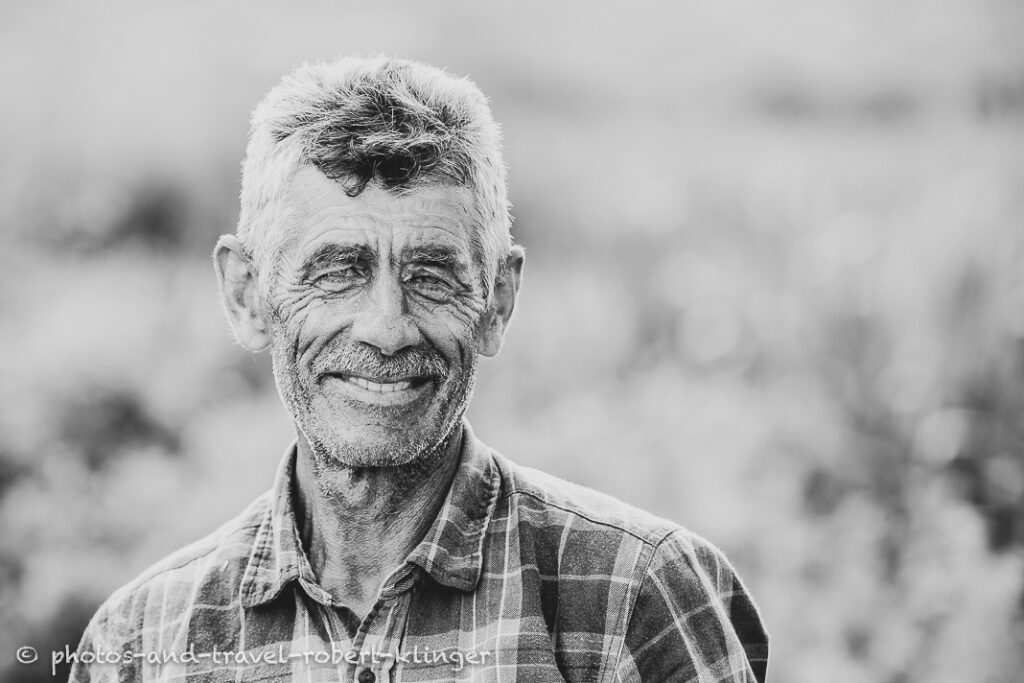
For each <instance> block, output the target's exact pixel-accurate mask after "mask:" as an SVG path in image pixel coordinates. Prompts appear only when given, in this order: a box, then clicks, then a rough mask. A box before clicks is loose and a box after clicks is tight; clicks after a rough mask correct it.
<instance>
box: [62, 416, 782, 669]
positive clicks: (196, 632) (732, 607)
mask: <svg viewBox="0 0 1024 683" xmlns="http://www.w3.org/2000/svg"><path fill="white" fill-rule="evenodd" d="M465 429H466V433H465V437H464V439H463V448H462V454H461V458H462V460H461V463H460V466H459V469H458V470H457V473H456V475H455V479H454V481H453V483H452V487H451V489H450V491H449V493H448V496H447V498H446V500H445V502H444V504H443V507H442V509H441V512H440V513H439V514H438V517H437V519H436V520H435V521H434V523H433V525H432V527H431V528H430V530H429V532H428V533H427V535H426V537H425V538H424V539H423V541H422V542H421V543H420V544H419V545H418V546H417V547H416V549H415V550H414V551H413V552H412V554H411V555H410V556H409V557H408V559H407V560H406V562H405V563H404V564H403V565H402V566H400V567H398V568H397V569H396V570H395V571H394V572H393V573H392V574H391V575H390V576H389V577H388V578H387V579H386V580H385V581H384V583H383V584H382V586H381V588H380V593H379V596H378V599H377V601H376V604H375V605H374V606H373V608H372V610H371V611H370V613H369V614H367V615H366V616H365V618H363V619H362V621H361V623H357V622H358V618H356V617H355V616H354V615H353V614H352V613H351V611H349V610H347V608H345V607H343V606H342V605H339V604H338V603H337V602H335V601H334V600H333V599H332V598H331V596H330V595H329V594H328V593H327V592H326V591H325V590H323V589H322V588H321V587H320V586H318V585H317V581H316V577H315V575H314V574H313V571H312V570H311V568H310V565H309V561H308V559H307V557H306V555H305V553H304V552H303V551H302V548H301V543H300V541H299V536H298V532H297V530H296V529H297V527H296V521H295V512H294V502H293V499H292V495H293V494H292V479H293V477H294V461H295V448H294V446H293V447H292V449H291V450H290V451H289V453H288V455H287V456H286V458H285V459H284V461H283V463H282V465H281V467H280V469H279V471H278V475H277V478H276V480H275V484H274V488H273V489H272V490H271V491H269V492H268V493H266V494H264V495H263V496H261V497H260V498H258V499H257V500H256V501H255V502H254V503H253V504H252V505H250V506H249V508H248V509H247V510H245V512H243V513H242V514H241V515H240V516H239V517H237V518H236V519H234V520H233V521H231V522H229V523H227V524H226V525H224V526H223V527H221V528H220V529H219V530H217V531H216V532H214V533H213V534H211V535H210V536H208V537H207V538H205V539H203V540H201V541H198V542H197V543H194V544H192V545H190V546H188V547H186V548H184V549H183V550H181V551H179V552H177V553H176V554H174V555H172V556H171V557H169V558H167V559H165V560H164V561H162V562H160V563H158V564H157V565H155V566H154V567H152V568H151V569H149V570H147V571H146V572H145V573H143V574H142V575H141V576H140V577H139V578H137V579H136V580H135V581H133V582H132V583H130V584H129V585H127V586H125V587H124V588H122V589H120V590H119V591H117V592H116V593H115V594H114V595H112V596H111V597H110V598H109V599H108V600H107V601H106V602H105V603H104V604H103V605H102V607H101V608H100V609H99V611H98V612H97V614H96V615H95V616H94V617H93V619H92V621H91V623H90V624H89V627H88V628H87V630H86V632H85V635H84V636H83V638H82V642H81V644H80V646H79V649H78V652H77V656H78V660H79V661H78V663H77V664H76V665H75V666H74V668H73V669H72V673H71V680H72V681H82V682H85V681H122V682H124V681H210V682H212V681H218V682H219V681H268V682H269V681H310V682H313V681H355V682H357V683H385V682H388V681H451V680H466V681H468V680H473V681H563V680H565V681H623V682H624V681H698V682H700V683H710V682H719V681H735V682H737V683H738V682H741V681H742V682H745V683H753V682H754V681H755V680H756V681H759V682H762V683H763V681H764V677H765V670H766V667H767V659H768V639H767V635H766V633H765V630H764V628H763V627H762V624H761V620H760V617H759V615H758V612H757V608H756V606H755V605H754V602H753V600H752V599H751V597H750V595H749V594H748V593H747V591H746V590H745V588H744V587H743V584H742V583H741V582H740V579H739V578H738V577H737V575H736V573H735V571H734V570H733V568H732V567H731V566H730V564H729V562H728V561H727V560H726V558H725V557H724V556H723V555H722V553H721V552H720V551H719V550H718V549H716V548H715V547H714V546H712V545H711V544H710V543H708V542H707V541H705V540H703V539H701V538H700V537H698V536H696V535H695V534H692V533H690V532H688V531H686V530H685V529H682V528H680V527H679V526H677V525H674V524H671V523H669V522H666V521H664V520H661V519H658V518H656V517H653V516H651V515H649V514H647V513H644V512H641V511H639V510H637V509H635V508H632V507H629V506H627V505H625V504H623V503H621V502H619V501H617V500H615V499H613V498H610V497H608V496H604V495H601V494H599V493H596V492H594V491H591V490H589V489H585V488H582V487H580V486H576V485H573V484H570V483H568V482H565V481H562V480H560V479H557V478H555V477H552V476H549V475H546V474H543V473H541V472H538V471H536V470H532V469H529V468H525V467H519V466H517V465H515V464H513V463H511V462H509V461H508V460H506V459H505V458H503V457H502V456H501V455H499V454H498V453H496V452H494V451H493V450H491V449H489V448H488V447H487V446H485V445H484V444H482V443H481V442H479V441H477V440H476V439H475V438H474V436H473V434H472V432H471V431H470V430H469V427H468V425H466V427H465ZM346 616H347V618H346ZM99 660H103V661H104V662H105V663H97V662H98V661H99ZM114 661H116V662H117V663H111V662H114Z"/></svg>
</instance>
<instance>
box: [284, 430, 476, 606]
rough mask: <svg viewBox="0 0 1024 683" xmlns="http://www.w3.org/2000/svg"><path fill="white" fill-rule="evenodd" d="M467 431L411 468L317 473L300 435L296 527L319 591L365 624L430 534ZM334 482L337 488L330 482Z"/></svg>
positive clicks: (457, 432)
mask: <svg viewBox="0 0 1024 683" xmlns="http://www.w3.org/2000/svg"><path fill="white" fill-rule="evenodd" d="M462 434H463V430H462V428H461V427H459V428H458V429H456V430H455V432H454V434H453V436H452V437H451V438H450V439H448V441H447V442H446V443H445V444H444V445H443V446H442V447H441V448H440V449H439V450H438V451H437V452H434V453H425V454H424V455H423V456H421V457H420V458H418V459H417V460H416V461H415V462H414V463H413V464H410V465H407V466H404V467H380V468H359V469H356V468H350V467H342V466H337V465H332V466H329V467H328V468H326V469H324V468H317V467H316V465H315V462H314V456H313V454H312V452H311V450H310V448H309V446H308V444H307V443H306V442H305V440H304V439H302V437H301V435H300V437H299V446H298V458H297V461H296V467H295V473H296V477H295V478H296V483H297V491H296V494H297V497H296V503H297V505H296V508H297V509H296V513H297V514H296V521H297V523H298V525H299V533H300V536H301V538H302V545H303V548H304V549H305V550H306V554H307V555H308V557H309V561H310V565H311V566H312V569H313V573H314V574H315V575H316V577H317V581H318V582H319V584H320V586H321V587H323V588H324V589H325V590H326V591H328V592H329V593H331V595H332V596H333V597H334V598H335V600H336V601H338V602H340V603H341V604H344V605H345V606H346V607H348V608H349V609H351V610H352V611H354V612H355V613H356V614H357V615H358V616H359V617H363V616H365V615H366V613H367V612H369V610H370V608H371V607H372V606H373V603H374V601H375V600H376V597H377V591H378V590H379V589H380V585H381V583H382V582H383V581H384V579H385V578H387V576H388V575H389V574H390V573H391V572H392V571H393V570H394V569H395V568H396V567H398V566H399V565H400V564H401V563H402V562H404V561H405V559H406V557H407V556H408V555H409V553H411V552H412V550H413V549H414V548H415V547H416V546H417V545H418V544H419V542H420V541H421V540H422V539H423V537H424V536H425V535H426V533H427V530H428V529H429V528H430V525H431V523H432V522H433V521H434V519H435V517H437V513H438V511H439V510H440V509H441V505H442V504H443V503H444V499H445V496H446V494H447V492H448V489H449V488H450V486H451V482H452V479H453V478H454V476H455V471H456V469H457V467H458V461H459V453H460V451H461V448H460V447H461V444H462ZM324 478H329V479H330V481H323V479H324Z"/></svg>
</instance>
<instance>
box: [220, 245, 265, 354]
mask: <svg viewBox="0 0 1024 683" xmlns="http://www.w3.org/2000/svg"><path fill="white" fill-rule="evenodd" d="M213 267H214V270H216V271H217V282H218V284H219V285H220V298H221V303H223V304H224V310H225V312H227V314H228V322H230V323H231V329H232V330H233V331H234V333H235V339H237V340H238V343H239V344H241V345H242V346H243V347H244V348H245V349H247V350H249V351H252V352H253V353H256V352H258V351H262V350H263V349H265V348H267V347H268V346H270V333H269V332H268V326H267V321H266V320H265V319H264V314H263V308H262V307H261V306H260V296H259V291H258V288H257V283H256V272H255V269H254V268H253V265H252V261H250V260H249V257H248V256H246V254H245V250H244V249H243V248H242V243H241V241H240V240H239V239H238V238H237V237H236V236H234V235H221V237H220V239H219V240H217V246H216V247H214V250H213Z"/></svg>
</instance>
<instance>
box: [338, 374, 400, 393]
mask: <svg viewBox="0 0 1024 683" xmlns="http://www.w3.org/2000/svg"><path fill="white" fill-rule="evenodd" d="M348 381H349V382H352V384H355V385H356V386H357V387H362V388H363V389H366V390H367V391H376V392H377V393H379V394H390V393H392V392H395V391H405V390H406V389H408V388H410V387H411V386H412V382H385V383H383V384H378V383H377V382H371V381H370V380H368V379H363V378H362V377H349V378H348Z"/></svg>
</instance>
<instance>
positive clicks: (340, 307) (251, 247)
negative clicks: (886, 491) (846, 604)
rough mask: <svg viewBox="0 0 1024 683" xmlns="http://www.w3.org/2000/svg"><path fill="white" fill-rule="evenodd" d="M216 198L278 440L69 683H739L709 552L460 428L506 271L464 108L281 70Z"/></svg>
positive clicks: (755, 622) (494, 173)
mask: <svg viewBox="0 0 1024 683" xmlns="http://www.w3.org/2000/svg"><path fill="white" fill-rule="evenodd" d="M241 197H242V210H241V216H240V220H239V224H238V230H237V234H236V235H227V236H224V237H222V238H221V239H220V241H219V242H218V244H217V247H216V250H215V253H214V260H215V266H216V271H217V276H218V278H219V282H220V286H221V293H222V297H223V301H224V306H225V309H226V311H227V315H228V318H229V320H230V323H231V326H232V328H233V330H234V333H235V336H236V338H237V339H238V341H239V343H240V344H241V345H242V346H243V347H245V348H246V349H248V350H250V351H253V352H257V351H262V350H265V349H269V351H270V353H271V357H272V359H273V367H274V377H275V379H276V382H277V387H278V390H279V392H280V394H281V398H282V400H283V402H284V404H285V406H286V407H287V409H288V411H289V413H290V414H291V417H292V419H293V420H294V423H295V427H296V433H297V440H296V442H295V443H294V444H293V446H292V447H291V448H290V449H289V450H288V451H287V453H286V455H285V457H284V459H283V462H282V463H281V466H280V468H279V471H278V473H277V477H276V479H275V483H274V486H273V489H272V490H271V491H269V492H268V493H266V494H265V495H263V496H261V497H260V498H258V499H257V500H256V501H255V502H254V503H253V504H252V505H251V506H250V507H249V508H248V509H246V510H245V511H244V512H243V513H242V514H241V515H240V516H239V517H237V518H236V519H235V520H233V521H231V522H228V523H227V524H226V525H224V526H223V527H221V528H220V529H219V530H217V531H216V532H214V533H213V534H212V535H210V536H208V537H206V538H205V539H203V540H200V541H198V542H196V543H194V544H193V545H191V546H188V547H187V548H185V549H183V550H181V551H179V552H177V553H176V554H174V555H172V556H171V557H169V558H167V559H165V560H164V561H162V562H160V563H158V564H157V565H155V566H154V567H152V568H151V569H149V570H148V571H146V572H145V573H144V574H143V575H142V576H140V577H139V578H137V579H136V580H135V581H133V582H132V583H130V584H129V585H127V586H125V587H124V588H122V589H121V590H119V591H118V592H116V593H115V594H114V595H113V596H112V597H111V598H110V599H108V600H107V602H106V603H105V604H104V605H103V606H102V607H101V608H100V610H99V612H98V613H97V614H96V616H95V617H94V618H93V620H92V622H91V623H90V625H89V627H88V629H87V631H86V633H85V636H84V638H83V640H82V643H81V645H80V647H79V650H78V652H77V659H78V661H77V664H76V665H75V667H74V669H73V672H72V679H73V680H78V681H88V680H100V681H106V680H119V681H149V680H161V681H178V680H187V681H291V680H301V681H357V682H358V683H375V682H377V681H380V682H385V681H443V680H481V681H491V680H493V681H499V680H504V681H513V680H520V681H561V680H567V681H668V680H673V681H675V680H679V681H691V680H692V681H737V682H738V681H747V682H753V681H755V680H757V681H763V680H764V675H765V669H766V666H767V654H768V645H767V636H766V634H765V631H764V629H763V627H762V625H761V621H760V618H759V615H758V613H757V609H756V607H755V605H754V603H753V601H752V599H751V598H750V596H749V594H748V593H747V592H746V590H745V589H744V587H743V585H742V583H741V582H740V580H739V578H738V577H737V576H736V574H735V572H734V571H733V569H732V567H731V566H730V564H729V563H728V561H727V560H726V559H725V557H724V556H723V555H722V553H721V552H720V551H718V550H717V549H716V548H715V547H714V546H712V545H711V544H710V543H708V542H707V541H705V540H703V539H701V538H700V537H698V536H696V535H694V534H692V533H690V532H688V531H686V530H685V529H683V528H680V527H679V526H677V525H675V524H671V523H669V522H666V521H664V520H661V519H657V518H655V517H653V516H651V515H648V514H646V513H644V512H641V511H639V510H636V509H634V508H631V507H629V506H627V505H625V504H623V503H620V502H618V501H616V500H614V499H612V498H609V497H607V496H604V495H601V494H598V493H595V492H593V491H590V490H587V489H584V488H581V487H579V486H575V485H572V484H569V483H567V482H565V481H561V480H559V479H555V478H554V477H551V476H547V475H544V474H542V473H540V472H537V471H534V470H530V469H526V468H523V467H519V466H517V465H515V464H514V463H512V462H510V461H509V460H506V459H505V458H504V457H502V456H501V455H499V454H498V453H496V452H495V451H493V450H492V449H490V448H488V447H487V446H485V445H484V444H483V443H481V442H480V441H478V440H477V438H476V437H475V436H474V434H473V432H472V431H471V429H470V427H469V425H468V424H467V423H466V421H465V419H464V417H463V415H464V413H465V410H466V406H467V404H468V402H469V399H470V395H471V394H472V390H473V383H474V377H475V374H476V365H477V360H478V358H479V357H480V356H493V355H495V354H496V353H498V351H499V349H500V348H501V344H502V339H503V337H504V335H505V332H506V329H507V327H508V324H509V320H510V318H511V317H512V312H513V310H514V308H515V304H516V296H517V292H518V290H519V284H520V277H521V273H522V269H523V250H522V249H521V248H520V247H518V246H513V245H512V244H511V240H510V235H509V228H510V218H509V215H508V202H507V199H506V183H505V170H504V165H503V162H502V158H501V148H500V140H499V132H498V127H497V125H496V124H495V122H494V121H493V119H492V117H491V113H490V111H489V109H488V106H487V103H486V100H485V98H484V97H483V95H482V94H481V93H480V92H479V90H477V88H476V87H475V86H474V85H473V84H472V83H470V82H469V81H467V80H464V79H457V78H454V77H452V76H450V75H448V74H446V73H445V72H442V71H439V70H437V69H434V68H431V67H428V66H425V65H422V64H417V63H413V62H407V61H401V60H394V59H387V58H375V59H345V60H342V61H339V62H336V63H331V64H318V65H307V66H303V67H301V68H300V69H298V70H297V71H296V72H294V73H293V74H291V75H290V76H288V77H287V78H285V79H284V80H283V81H282V82H281V83H280V84H279V85H278V86H277V87H275V88H274V89H273V90H272V91H271V92H270V94H269V95H268V96H267V97H266V99H264V100H263V102H262V103H261V104H260V105H259V106H258V107H257V109H256V111H255V113H254V115H253V119H252V130H251V135H250V141H249V146H248V149H247V154H246V159H245V164H244V172H243V177H242V194H241Z"/></svg>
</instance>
